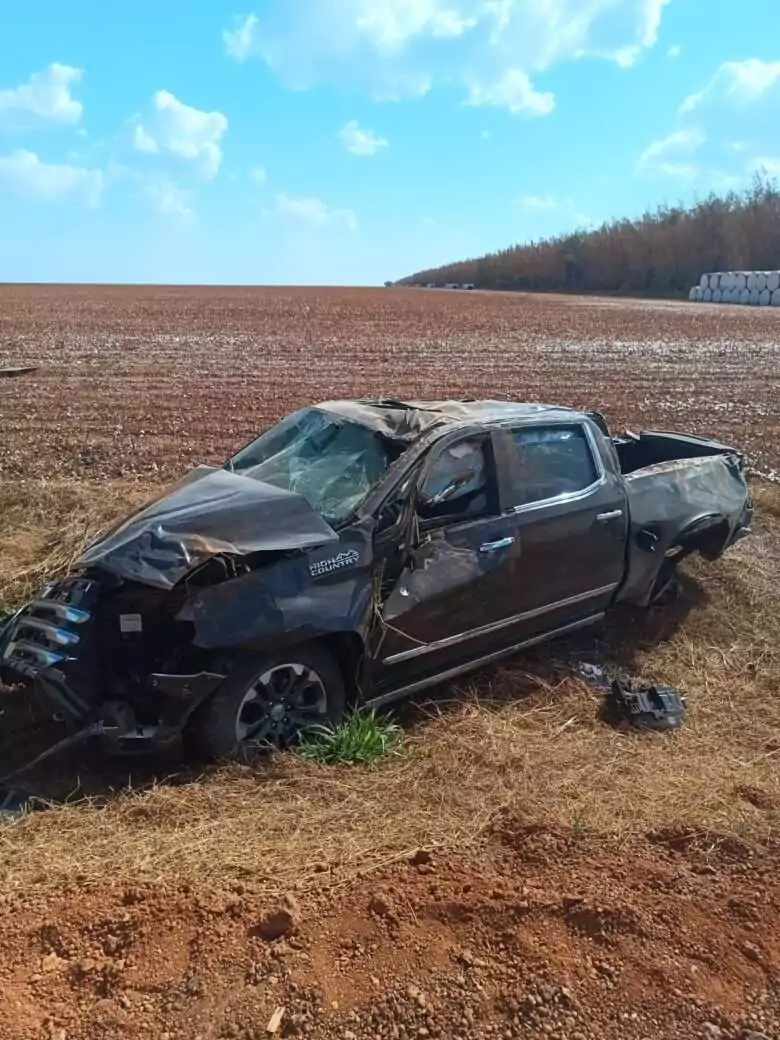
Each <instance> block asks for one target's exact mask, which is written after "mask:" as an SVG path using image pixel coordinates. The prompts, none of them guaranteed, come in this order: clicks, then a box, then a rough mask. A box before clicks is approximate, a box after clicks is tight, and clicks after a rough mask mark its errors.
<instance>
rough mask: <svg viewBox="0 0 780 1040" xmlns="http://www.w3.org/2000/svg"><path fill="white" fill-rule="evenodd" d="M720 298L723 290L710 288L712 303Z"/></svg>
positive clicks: (719, 300) (718, 301)
mask: <svg viewBox="0 0 780 1040" xmlns="http://www.w3.org/2000/svg"><path fill="white" fill-rule="evenodd" d="M722 299H723V291H722V290H721V289H713V290H712V302H713V303H720V302H721V300H722Z"/></svg>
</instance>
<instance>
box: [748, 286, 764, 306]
mask: <svg viewBox="0 0 780 1040" xmlns="http://www.w3.org/2000/svg"><path fill="white" fill-rule="evenodd" d="M760 295H761V293H760V292H759V291H758V289H751V290H750V299H749V301H748V303H749V304H750V306H751V307H757V306H758V298H759V296H760Z"/></svg>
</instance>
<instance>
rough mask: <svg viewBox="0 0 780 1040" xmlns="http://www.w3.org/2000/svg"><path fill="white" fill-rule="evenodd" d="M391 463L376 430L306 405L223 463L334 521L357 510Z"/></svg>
mask: <svg viewBox="0 0 780 1040" xmlns="http://www.w3.org/2000/svg"><path fill="white" fill-rule="evenodd" d="M390 462H391V457H390V452H389V447H388V446H387V445H386V443H385V442H384V441H383V440H382V438H381V436H380V435H379V434H378V433H376V432H375V431H373V430H370V429H368V427H366V426H361V425H359V424H358V423H353V422H349V421H348V420H347V419H342V418H340V417H339V416H335V415H331V414H329V413H327V412H323V411H320V410H319V409H318V408H304V409H303V410H302V411H299V412H294V413H293V414H292V415H288V416H287V418H286V419H282V420H281V422H279V423H277V424H276V426H272V427H271V428H270V430H266V432H265V433H263V434H261V436H260V437H258V438H257V440H255V441H253V442H252V443H251V444H249V445H247V447H246V448H244V449H243V450H242V451H240V452H239V453H238V454H237V455H235V456H234V457H233V458H232V459H231V460H230V461H229V462H228V463H227V464H226V466H225V468H226V469H228V470H230V471H231V472H233V473H241V474H243V475H244V476H246V477H252V478H253V479H254V480H262V481H264V482H265V483H266V484H272V485H273V486H274V487H278V488H284V489H285V490H287V491H293V492H295V493H296V494H298V495H301V496H303V498H305V499H306V500H307V502H308V503H309V505H310V506H311V507H312V508H313V509H315V510H316V511H317V512H318V513H319V514H320V516H321V517H322V518H323V519H324V520H325V521H327V523H329V524H331V525H334V524H340V523H342V522H343V521H344V520H346V519H347V518H348V517H349V516H350V515H351V514H352V513H354V512H355V510H356V509H357V508H358V507H359V506H360V504H361V502H362V501H363V499H364V498H365V497H366V495H367V494H368V492H369V491H370V490H371V488H372V487H373V486H374V484H376V482H377V481H378V480H379V479H380V478H381V477H382V476H383V474H384V473H385V471H386V470H387V467H388V466H389V464H390Z"/></svg>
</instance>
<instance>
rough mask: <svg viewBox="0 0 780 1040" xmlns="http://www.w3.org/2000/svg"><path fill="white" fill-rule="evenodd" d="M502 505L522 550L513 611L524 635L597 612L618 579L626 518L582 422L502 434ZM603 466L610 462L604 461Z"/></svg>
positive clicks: (595, 439) (619, 489) (610, 468)
mask: <svg viewBox="0 0 780 1040" xmlns="http://www.w3.org/2000/svg"><path fill="white" fill-rule="evenodd" d="M502 435H503V436H505V437H506V438H507V440H506V442H505V446H506V451H507V453H508V457H509V460H510V461H509V466H508V473H507V476H506V478H505V480H504V483H503V485H502V504H503V506H504V508H506V509H508V510H511V512H512V515H513V516H514V517H515V519H516V521H517V524H518V527H517V539H518V543H519V546H520V551H519V553H518V556H517V559H516V566H515V575H514V579H515V587H514V604H515V610H516V613H517V614H518V615H519V616H520V617H521V618H522V621H521V622H520V626H521V628H522V630H523V632H524V633H525V634H528V635H530V634H533V633H535V632H537V631H544V630H547V629H553V628H557V627H560V626H561V625H564V624H566V623H569V622H571V621H573V620H578V619H582V618H585V617H587V616H589V615H592V614H597V613H600V612H602V611H603V610H604V609H605V608H606V607H607V606H608V604H609V602H610V601H611V599H612V597H613V595H614V593H615V590H616V589H617V587H618V586H619V584H620V582H621V581H622V579H623V575H624V570H625V548H626V537H627V525H628V517H627V515H626V514H627V510H626V503H625V492H624V488H623V482H622V479H621V477H620V475H619V474H618V473H617V471H616V468H615V466H614V465H609V464H607V462H605V458H604V455H603V454H602V453H604V454H606V453H608V452H609V447H608V445H607V444H606V443H603V444H602V443H600V440H599V438H601V437H602V435H601V433H600V432H599V431H597V430H595V429H594V428H593V427H591V425H590V424H589V423H587V422H573V423H549V424H543V423H539V424H533V425H522V426H517V427H515V428H508V429H505V430H504V431H503V434H502ZM608 461H609V459H608Z"/></svg>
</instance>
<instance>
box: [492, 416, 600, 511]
mask: <svg viewBox="0 0 780 1040" xmlns="http://www.w3.org/2000/svg"><path fill="white" fill-rule="evenodd" d="M512 438H513V439H514V442H515V446H516V448H517V459H516V464H515V467H516V468H515V473H514V478H513V485H514V486H513V487H512V489H511V499H510V500H511V504H512V505H513V506H524V505H531V504H532V503H534V502H542V501H544V500H545V499H548V498H556V497H557V496H558V495H568V494H572V493H574V492H577V491H584V490H585V488H588V487H590V486H591V484H595V482H596V481H597V480H598V470H597V468H596V463H595V460H594V458H593V451H592V449H591V446H590V442H589V441H588V438H587V436H586V435H585V431H584V430H583V428H582V427H581V426H527V427H525V428H524V429H520V430H513V431H512Z"/></svg>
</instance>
